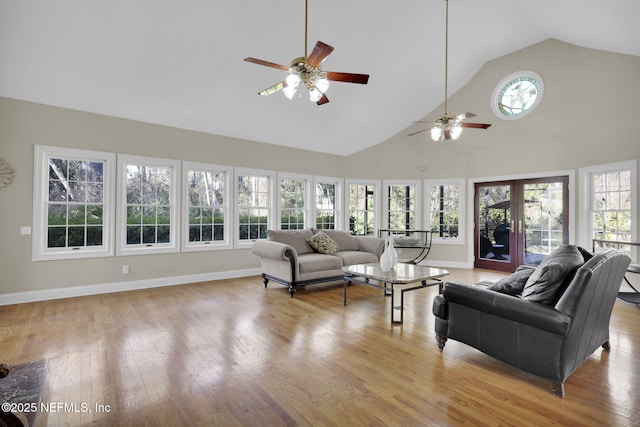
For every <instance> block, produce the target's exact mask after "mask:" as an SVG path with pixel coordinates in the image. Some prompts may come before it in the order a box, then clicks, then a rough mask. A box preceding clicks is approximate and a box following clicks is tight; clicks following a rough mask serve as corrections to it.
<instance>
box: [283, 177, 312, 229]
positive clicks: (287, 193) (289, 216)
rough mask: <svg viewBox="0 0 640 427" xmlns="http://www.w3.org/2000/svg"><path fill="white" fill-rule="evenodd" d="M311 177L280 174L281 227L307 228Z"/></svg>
mask: <svg viewBox="0 0 640 427" xmlns="http://www.w3.org/2000/svg"><path fill="white" fill-rule="evenodd" d="M308 194H309V178H308V177H306V176H300V175H281V176H280V229H281V230H300V229H303V228H305V226H306V224H307V220H308V219H307V217H308V214H307V212H308V206H309V202H308V200H307V199H308Z"/></svg>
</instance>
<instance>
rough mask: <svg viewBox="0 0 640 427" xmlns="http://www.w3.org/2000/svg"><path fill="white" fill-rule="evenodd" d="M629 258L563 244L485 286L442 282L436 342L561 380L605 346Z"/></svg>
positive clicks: (556, 385) (555, 382)
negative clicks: (457, 345) (456, 345)
mask: <svg viewBox="0 0 640 427" xmlns="http://www.w3.org/2000/svg"><path fill="white" fill-rule="evenodd" d="M630 261H631V259H630V257H629V256H628V255H627V254H625V253H623V252H621V251H617V250H607V251H605V252H600V253H597V254H595V255H592V254H590V253H588V252H587V251H585V250H584V249H582V248H578V247H576V246H573V245H565V246H562V247H560V248H559V249H557V250H556V251H554V252H552V253H551V254H550V255H549V256H548V257H547V258H546V259H545V260H544V261H543V262H542V263H541V264H540V265H539V266H538V267H535V268H533V267H526V266H524V267H521V268H519V269H518V270H517V271H516V272H515V273H514V274H512V275H510V276H508V277H505V278H504V279H502V280H500V281H499V282H497V283H494V284H492V285H490V286H486V284H485V286H482V285H475V286H469V285H464V284H461V283H455V282H447V283H445V285H444V287H443V290H442V294H441V295H437V296H436V298H435V299H434V304H433V313H434V315H435V316H436V317H435V332H436V340H437V341H438V346H439V347H440V351H442V350H443V348H444V346H445V342H446V341H447V338H450V339H453V340H456V341H459V342H462V343H465V344H468V345H470V346H472V347H475V348H477V349H478V350H480V351H482V352H483V353H485V354H487V355H489V356H492V357H494V358H496V359H498V360H501V361H502V362H505V363H507V364H509V365H512V366H515V367H516V368H519V369H521V370H524V371H527V372H529V373H532V374H535V375H538V376H540V377H544V378H547V379H549V380H551V381H552V390H553V392H554V393H555V394H556V395H558V396H560V397H564V383H565V380H566V379H567V378H568V377H569V376H570V375H571V374H572V373H573V372H574V371H575V370H576V369H577V368H578V367H579V366H580V365H581V364H582V363H583V362H584V361H585V360H586V359H587V358H588V357H589V356H591V354H592V353H593V352H594V351H596V350H597V349H598V347H600V346H602V347H603V348H604V349H605V350H609V349H610V345H609V319H610V318H611V312H612V310H613V304H614V302H615V300H616V296H617V293H618V289H619V288H620V285H621V283H622V280H623V277H624V273H625V271H626V269H627V266H628V265H629V263H630Z"/></svg>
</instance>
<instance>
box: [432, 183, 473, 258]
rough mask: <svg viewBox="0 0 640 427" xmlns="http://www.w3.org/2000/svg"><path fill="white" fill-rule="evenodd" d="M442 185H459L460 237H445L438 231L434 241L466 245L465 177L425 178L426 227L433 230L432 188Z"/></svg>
mask: <svg viewBox="0 0 640 427" xmlns="http://www.w3.org/2000/svg"><path fill="white" fill-rule="evenodd" d="M442 185H457V186H458V187H459V189H460V190H459V200H458V218H459V220H458V237H445V238H442V237H440V236H438V235H437V234H436V233H434V234H433V236H432V242H437V243H442V244H451V245H454V244H455V245H464V244H465V229H466V219H465V212H466V197H465V190H466V183H465V179H464V178H451V179H425V180H424V209H425V211H424V229H425V230H431V217H430V212H431V188H432V187H440V186H442Z"/></svg>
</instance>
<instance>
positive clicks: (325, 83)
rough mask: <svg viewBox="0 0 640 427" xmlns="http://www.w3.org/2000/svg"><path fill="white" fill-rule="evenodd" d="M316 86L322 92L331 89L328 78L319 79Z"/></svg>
mask: <svg viewBox="0 0 640 427" xmlns="http://www.w3.org/2000/svg"><path fill="white" fill-rule="evenodd" d="M316 88H317V89H318V90H319V91H320V92H322V93H326V92H327V89H329V80H327V79H318V81H317V82H316Z"/></svg>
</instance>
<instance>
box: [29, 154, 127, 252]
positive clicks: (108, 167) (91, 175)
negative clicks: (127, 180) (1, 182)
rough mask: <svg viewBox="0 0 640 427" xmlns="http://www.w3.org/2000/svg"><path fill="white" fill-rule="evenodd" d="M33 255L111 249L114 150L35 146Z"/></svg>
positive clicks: (107, 250) (108, 250) (110, 250)
mask: <svg viewBox="0 0 640 427" xmlns="http://www.w3.org/2000/svg"><path fill="white" fill-rule="evenodd" d="M34 159H35V166H34V169H35V190H34V202H33V206H34V209H33V212H34V218H33V224H34V232H33V259H34V260H35V261H40V260H53V259H71V258H87V257H99V256H109V255H113V238H112V235H113V222H114V221H113V216H112V215H111V211H112V207H113V197H114V196H113V195H114V192H113V187H114V184H113V180H114V177H115V155H114V154H110V153H103V152H97V151H86V150H75V149H69V148H57V147H47V146H42V145H36V146H35V156H34Z"/></svg>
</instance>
